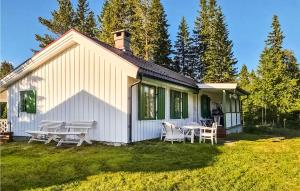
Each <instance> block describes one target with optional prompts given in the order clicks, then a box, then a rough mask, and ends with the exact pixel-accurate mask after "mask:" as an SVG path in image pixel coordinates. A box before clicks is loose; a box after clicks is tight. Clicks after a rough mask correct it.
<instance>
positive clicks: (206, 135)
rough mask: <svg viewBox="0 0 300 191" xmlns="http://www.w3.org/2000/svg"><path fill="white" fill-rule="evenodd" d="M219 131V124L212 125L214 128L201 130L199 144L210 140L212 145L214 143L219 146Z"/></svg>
mask: <svg viewBox="0 0 300 191" xmlns="http://www.w3.org/2000/svg"><path fill="white" fill-rule="evenodd" d="M217 129H218V124H217V123H216V122H214V123H213V124H212V127H205V128H201V132H200V139H199V143H201V142H202V140H203V141H204V143H205V140H206V139H209V140H210V141H211V144H212V145H213V144H214V142H215V143H216V144H217Z"/></svg>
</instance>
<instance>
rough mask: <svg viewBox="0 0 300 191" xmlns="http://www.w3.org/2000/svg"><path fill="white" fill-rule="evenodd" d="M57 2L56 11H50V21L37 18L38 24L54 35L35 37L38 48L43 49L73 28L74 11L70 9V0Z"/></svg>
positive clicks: (58, 0)
mask: <svg viewBox="0 0 300 191" xmlns="http://www.w3.org/2000/svg"><path fill="white" fill-rule="evenodd" d="M57 2H58V5H59V7H58V10H55V11H52V12H51V15H52V18H51V19H45V18H42V17H39V18H38V20H39V22H40V23H41V24H42V25H44V26H46V27H47V29H48V30H49V31H50V32H51V33H52V34H54V36H53V35H49V34H45V35H39V34H36V35H35V39H36V40H37V41H38V42H39V43H40V44H39V47H40V48H44V47H45V46H47V45H48V44H50V43H51V42H52V41H54V40H55V39H56V38H57V37H58V36H60V35H62V34H64V33H65V32H67V31H68V30H70V29H71V28H72V27H73V23H74V11H73V8H72V4H71V1H70V0H57Z"/></svg>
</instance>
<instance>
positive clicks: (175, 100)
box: [170, 90, 188, 119]
mask: <svg viewBox="0 0 300 191" xmlns="http://www.w3.org/2000/svg"><path fill="white" fill-rule="evenodd" d="M170 117H171V119H181V118H188V94H187V93H182V92H178V91H174V90H171V91H170Z"/></svg>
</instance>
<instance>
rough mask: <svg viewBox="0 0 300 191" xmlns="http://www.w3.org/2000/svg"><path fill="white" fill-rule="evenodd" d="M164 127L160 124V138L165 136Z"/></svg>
mask: <svg viewBox="0 0 300 191" xmlns="http://www.w3.org/2000/svg"><path fill="white" fill-rule="evenodd" d="M166 133H167V132H166V128H165V126H164V125H162V128H161V131H160V140H163V138H165V137H166Z"/></svg>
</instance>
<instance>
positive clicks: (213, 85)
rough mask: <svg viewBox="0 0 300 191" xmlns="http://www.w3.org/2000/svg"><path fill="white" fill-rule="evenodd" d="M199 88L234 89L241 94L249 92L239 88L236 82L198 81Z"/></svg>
mask: <svg viewBox="0 0 300 191" xmlns="http://www.w3.org/2000/svg"><path fill="white" fill-rule="evenodd" d="M197 85H198V88H199V89H210V90H234V91H237V92H238V93H240V94H242V95H249V92H247V91H246V90H244V89H242V88H240V87H239V86H238V84H237V83H198V84H197Z"/></svg>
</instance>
